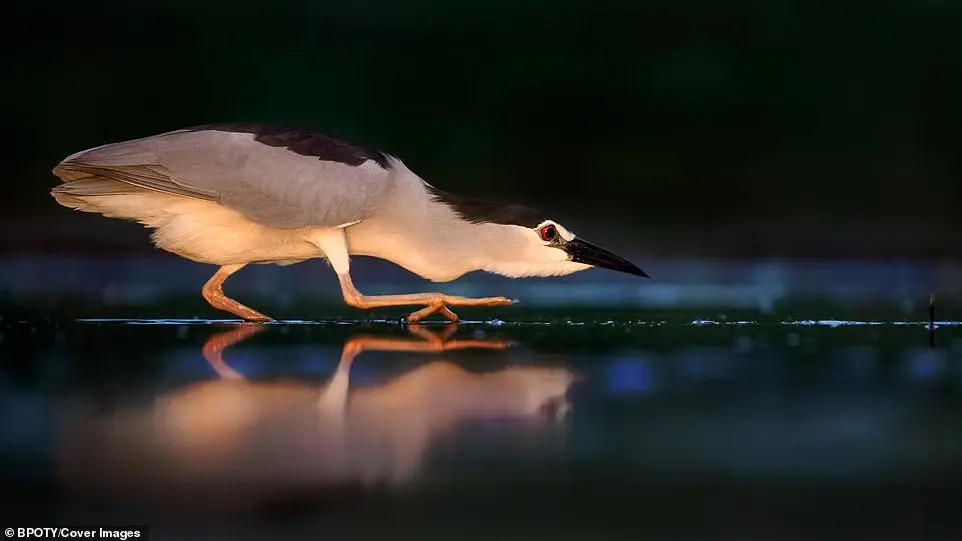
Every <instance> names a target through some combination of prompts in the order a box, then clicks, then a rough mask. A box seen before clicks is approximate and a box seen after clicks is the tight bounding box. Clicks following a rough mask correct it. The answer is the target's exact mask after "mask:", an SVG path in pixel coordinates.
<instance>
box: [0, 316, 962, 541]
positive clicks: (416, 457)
mask: <svg viewBox="0 0 962 541" xmlns="http://www.w3.org/2000/svg"><path fill="white" fill-rule="evenodd" d="M521 319H524V318H521ZM527 319H528V321H527V322H525V323H511V322H507V323H506V322H503V321H500V320H498V321H487V322H482V321H478V322H467V323H463V324H461V325H459V326H445V325H443V324H440V323H439V324H427V325H423V326H406V327H405V326H400V325H398V324H396V323H392V322H390V321H386V322H385V321H375V320H368V321H365V320H360V321H354V322H344V321H341V322H334V321H329V322H323V321H321V322H303V321H297V322H280V323H275V324H270V325H246V324H237V323H233V322H229V321H217V320H200V319H192V320H157V319H145V320H129V319H103V318H101V319H95V320H89V319H88V320H84V319H80V320H77V319H65V320H62V321H51V320H46V321H43V322H37V321H30V320H11V319H9V318H8V319H5V320H3V321H0V329H2V331H0V333H2V334H0V356H2V369H0V422H2V426H3V429H2V430H0V454H2V460H0V472H2V476H3V481H4V487H5V491H6V492H7V493H8V495H12V496H13V500H14V501H13V503H11V504H7V505H6V506H5V507H4V511H3V513H2V516H3V517H4V518H3V520H4V521H5V522H10V521H14V522H17V523H18V524H19V523H20V522H24V521H30V522H32V523H34V525H46V524H47V523H49V522H52V521H56V522H58V523H84V522H90V521H104V522H110V523H114V524H130V523H140V524H149V525H150V526H151V528H152V534H153V537H152V538H154V539H158V538H160V539H276V538H292V539H342V538H343V539H355V538H356V539H399V538H406V539H407V538H410V539H592V540H593V539H666V538H679V537H682V536H683V537H685V538H693V539H829V538H831V539H925V538H931V539H960V538H962V537H960V534H962V512H960V511H959V510H960V509H962V505H959V503H958V502H959V501H962V498H959V495H960V493H962V491H960V489H962V416H960V414H962V326H960V325H958V324H954V323H953V322H952V321H942V322H940V323H939V324H938V325H937V328H936V329H935V330H934V331H933V330H932V329H930V326H929V325H928V323H927V322H914V321H902V322H899V324H895V323H880V322H875V324H871V325H869V324H863V323H864V322H860V321H854V320H846V321H840V320H824V321H822V320H808V321H799V320H793V321H790V322H787V321H786V322H778V321H769V322H764V323H759V322H738V321H732V320H727V321H717V320H714V319H694V318H692V319H689V318H687V316H684V315H682V316H679V317H677V318H674V319H667V320H659V321H653V320H648V321H645V320H637V319H636V320H611V319H606V318H604V317H599V318H584V319H572V318H567V319H557V320H550V321H542V322H537V321H533V320H537V319H538V318H535V317H532V318H527ZM44 521H47V522H44ZM3 526H6V524H3Z"/></svg>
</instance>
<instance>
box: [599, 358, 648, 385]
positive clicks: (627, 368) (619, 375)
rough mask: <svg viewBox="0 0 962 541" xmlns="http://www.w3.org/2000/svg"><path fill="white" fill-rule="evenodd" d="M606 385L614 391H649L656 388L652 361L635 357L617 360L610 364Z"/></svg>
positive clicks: (606, 375)
mask: <svg viewBox="0 0 962 541" xmlns="http://www.w3.org/2000/svg"><path fill="white" fill-rule="evenodd" d="M604 381H605V387H606V388H607V389H608V391H610V392H612V393H616V394H617V393H648V392H651V391H652V390H653V388H654V375H653V374H652V370H651V366H650V363H649V362H648V361H647V360H645V359H640V358H633V359H624V360H619V361H615V362H613V363H611V364H609V365H608V368H607V370H606V373H605V378H604Z"/></svg>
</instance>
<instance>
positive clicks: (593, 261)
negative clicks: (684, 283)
mask: <svg viewBox="0 0 962 541" xmlns="http://www.w3.org/2000/svg"><path fill="white" fill-rule="evenodd" d="M504 227H506V228H510V230H511V232H512V236H514V237H516V238H518V239H519V240H520V242H516V243H510V248H508V249H507V250H506V253H505V254H504V256H505V257H504V259H503V260H502V261H498V262H494V263H492V264H490V265H488V266H487V267H486V270H488V271H490V272H495V273H497V274H503V275H506V276H512V277H522V276H563V275H567V274H571V273H574V272H578V271H582V270H585V269H589V268H591V267H597V268H602V269H609V270H614V271H618V272H624V273H627V274H633V275H635V276H642V277H645V278H647V277H648V274H647V273H645V271H643V270H641V269H640V268H638V267H637V266H636V265H635V264H634V263H632V262H630V261H628V260H627V259H625V258H623V257H621V256H619V255H617V254H614V253H612V252H610V251H608V250H606V249H604V248H602V247H600V246H597V245H594V244H592V243H590V242H587V241H584V240H581V239H579V238H578V237H577V236H575V234H574V233H572V232H571V231H570V230H568V229H567V228H566V227H564V226H563V225H561V224H560V223H558V222H556V221H554V220H542V221H541V222H539V223H538V224H537V225H534V226H532V227H528V226H525V225H518V224H510V225H506V226H504Z"/></svg>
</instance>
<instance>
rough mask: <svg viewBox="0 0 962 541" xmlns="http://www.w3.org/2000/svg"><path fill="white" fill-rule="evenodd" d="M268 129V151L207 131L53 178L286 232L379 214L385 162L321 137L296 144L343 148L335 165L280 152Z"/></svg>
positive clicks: (386, 179) (134, 145) (142, 143)
mask: <svg viewBox="0 0 962 541" xmlns="http://www.w3.org/2000/svg"><path fill="white" fill-rule="evenodd" d="M269 129H271V130H272V131H271V132H270V133H271V134H272V136H274V139H272V140H270V141H269V142H268V143H263V142H261V141H259V140H258V134H257V133H256V132H254V131H253V130H248V131H229V130H227V129H226V128H225V129H216V128H211V127H203V128H202V129H188V130H178V131H175V132H168V133H165V134H160V135H156V136H153V137H146V138H142V139H136V140H132V141H124V142H120V143H114V144H110V145H104V146H101V147H97V148H93V149H90V150H88V151H84V152H79V153H77V154H74V155H72V156H70V157H68V158H67V159H65V160H64V161H63V162H61V163H60V164H59V165H58V166H57V167H56V168H55V169H54V173H55V174H56V175H57V176H59V177H60V178H61V179H63V180H64V182H67V183H71V182H78V181H80V180H82V179H90V178H91V177H94V178H103V179H108V180H110V181H116V182H122V183H125V184H129V185H131V186H136V187H138V188H142V189H145V190H153V191H158V192H164V193H168V194H172V195H177V196H181V197H190V198H195V199H201V200H205V201H215V202H218V203H220V204H222V205H224V206H227V207H229V208H232V209H234V210H237V211H239V212H241V213H242V214H244V216H246V217H247V218H248V219H250V220H253V221H256V222H258V223H261V224H264V225H268V226H271V227H278V228H288V229H296V228H302V227H337V226H342V225H343V224H348V223H352V222H355V223H356V222H357V221H359V220H362V219H364V218H365V217H366V216H368V215H369V214H370V213H371V212H374V211H375V209H376V207H377V206H378V204H379V202H382V201H381V198H382V197H383V196H384V195H386V194H388V193H389V191H390V189H391V187H392V185H393V182H394V181H395V174H394V173H395V172H396V169H395V168H394V167H393V165H392V164H391V162H390V160H389V159H388V157H387V155H385V154H381V153H376V152H372V151H366V150H361V149H357V147H353V146H350V145H349V144H347V143H344V142H341V141H338V140H336V139H332V138H330V137H327V136H322V135H317V134H309V137H313V138H314V139H310V138H307V137H304V136H302V137H300V138H298V137H292V138H290V140H294V141H304V140H318V139H317V138H324V139H323V140H324V141H325V143H326V144H328V145H330V144H331V143H330V142H331V141H336V142H337V143H338V144H339V145H341V146H338V147H336V148H337V150H338V151H339V152H341V154H339V155H337V156H334V157H333V158H332V157H331V156H330V155H312V154H311V153H310V152H309V151H306V150H305V148H304V146H303V144H302V145H301V146H300V147H297V148H296V151H295V150H292V149H291V148H288V147H285V146H283V145H282V144H278V143H277V142H276V141H277V137H276V134H277V133H278V132H277V128H269ZM298 133H302V132H298ZM325 148H327V149H330V148H331V147H330V146H328V147H325ZM345 149H347V151H350V150H351V149H356V150H358V153H357V154H356V156H362V157H363V159H353V160H346V159H344V158H343V156H344V152H346V150H345ZM372 156H382V157H384V161H380V160H375V159H372V158H370V157H372ZM338 159H339V160H341V161H337V160H338ZM347 161H350V163H345V162H347Z"/></svg>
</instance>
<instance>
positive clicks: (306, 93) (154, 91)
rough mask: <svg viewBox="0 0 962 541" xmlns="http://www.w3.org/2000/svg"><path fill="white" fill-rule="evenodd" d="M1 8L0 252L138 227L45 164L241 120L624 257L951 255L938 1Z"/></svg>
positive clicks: (953, 8) (954, 164) (86, 241)
mask: <svg viewBox="0 0 962 541" xmlns="http://www.w3.org/2000/svg"><path fill="white" fill-rule="evenodd" d="M481 4H483V6H482V5H481ZM5 9H6V8H5ZM9 9H10V11H9V12H8V15H10V19H8V24H9V23H14V26H15V27H16V28H12V29H10V32H8V33H7V36H6V37H5V38H4V39H6V40H8V43H7V44H6V47H5V48H6V52H5V59H6V60H5V65H6V67H5V70H4V71H5V79H6V83H5V84H4V86H5V87H6V88H5V90H4V92H6V93H8V97H7V98H6V99H5V100H4V108H5V109H6V111H5V113H4V117H5V119H6V121H5V128H6V130H5V131H6V132H7V136H6V137H5V139H6V143H5V146H6V148H5V149H4V155H5V162H6V171H5V178H4V182H3V191H4V197H3V202H2V209H0V216H2V218H0V220H2V221H0V231H2V233H0V249H3V250H5V251H7V250H15V251H38V250H39V251H58V252H64V251H68V252H69V251H77V252H87V251H91V250H95V249H115V250H119V251H122V252H126V251H149V250H152V248H151V247H150V245H149V243H148V242H146V237H147V235H146V233H145V232H143V231H142V230H141V229H140V226H137V225H134V224H129V225H125V224H121V223H119V222H117V221H116V220H106V219H104V218H101V217H99V216H95V215H84V214H81V213H77V212H71V211H69V210H67V209H65V208H62V207H60V206H58V205H57V204H56V203H55V202H54V200H53V199H52V198H51V197H50V196H49V195H48V190H49V189H50V188H51V187H52V186H53V185H54V183H55V182H56V179H55V177H53V175H52V174H51V173H50V170H51V169H52V168H53V166H54V165H56V163H57V162H58V161H59V160H61V159H62V158H64V157H66V156H67V155H68V154H71V153H73V152H76V151H79V150H82V149H86V148H90V147H93V146H97V145H100V144H104V143H108V142H113V141H118V140H123V139H129V138H136V137H141V136H146V135H151V134H155V133H159V132H163V131H167V130H172V129H178V128H181V127H185V126H189V125H194V124H202V123H209V122H219V121H259V122H270V123H283V124H295V125H301V126H304V127H309V128H315V129H318V130H320V131H325V132H328V133H332V134H335V135H339V136H342V137H344V138H346V139H348V140H351V141H353V142H356V143H359V144H362V145H365V146H371V147H375V148H379V149H382V150H385V151H388V152H390V153H392V154H395V155H397V156H399V157H400V158H402V159H403V160H404V161H405V162H406V163H407V164H408V165H409V166H410V167H411V168H412V169H413V170H414V171H415V172H416V173H418V174H419V175H421V176H422V177H423V178H425V179H426V180H428V181H429V182H431V183H433V184H435V185H438V186H440V187H443V188H445V189H448V190H450V191H454V192H458V193H462V194H465V195H472V196H478V197H489V198H499V199H503V200H509V201H510V200H513V201H516V202H521V203H527V204H530V205H533V206H537V207H539V208H541V209H544V210H546V211H548V212H549V214H551V215H552V216H553V217H554V218H555V219H557V220H559V221H561V222H562V223H564V224H566V225H568V226H569V227H571V228H572V229H574V230H575V231H576V232H577V233H579V234H580V235H582V236H584V237H586V238H590V239H603V240H605V242H603V244H605V245H607V246H610V247H613V248H617V249H619V250H623V251H627V252H629V253H632V254H645V255H646V256H651V257H659V256H694V257H709V256H747V257H818V258H821V257H824V258H839V257H842V258H845V257H853V258H860V257H905V258H939V259H955V258H959V257H960V256H962V242H959V240H958V238H957V237H958V232H959V230H960V225H962V216H960V215H959V213H958V212H956V209H957V208H958V207H959V203H960V202H962V189H960V187H959V186H960V183H959V176H960V174H962V158H960V154H959V144H960V142H962V35H960V28H962V3H955V2H944V1H935V0H926V1H919V0H900V1H891V2H877V1H872V2H868V1H849V2H834V1H805V2H802V1H796V2H790V1H777V0H768V1H740V0H730V1H726V2H715V1H713V0H687V1H670V2H668V1H663V2H634V3H625V4H617V3H612V2H606V1H592V2H584V1H580V2H575V1H571V0H552V1H550V2H548V1H529V2H518V1H516V0H512V1H504V0H495V1H489V2H484V3H477V4H474V3H465V2H447V1H437V0H416V1H413V2H394V1H387V0H378V1H363V2H323V1H316V2H307V1H304V2H255V1H253V0H235V1H232V2H229V3H228V2H213V3H208V2H188V1H184V0H180V1H177V0H174V1H164V2H160V1H146V0H141V1H138V2H119V1H117V2H93V3H90V2H79V3H77V2H65V1H50V2H35V3H33V4H31V5H26V4H22V5H15V6H14V5H11V6H10V7H9Z"/></svg>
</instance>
